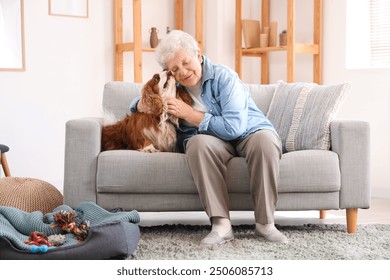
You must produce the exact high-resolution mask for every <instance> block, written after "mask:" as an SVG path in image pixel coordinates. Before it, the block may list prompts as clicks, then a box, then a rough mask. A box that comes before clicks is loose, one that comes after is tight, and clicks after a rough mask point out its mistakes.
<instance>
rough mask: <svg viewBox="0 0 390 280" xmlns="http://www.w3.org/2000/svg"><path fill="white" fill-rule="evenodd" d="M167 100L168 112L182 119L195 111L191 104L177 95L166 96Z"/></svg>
mask: <svg viewBox="0 0 390 280" xmlns="http://www.w3.org/2000/svg"><path fill="white" fill-rule="evenodd" d="M166 101H167V105H168V110H167V112H168V114H171V115H173V116H175V117H178V118H180V119H186V118H188V116H189V115H190V114H191V112H192V111H193V108H192V107H191V106H190V105H188V104H186V103H184V102H183V101H182V100H180V99H177V98H175V97H166Z"/></svg>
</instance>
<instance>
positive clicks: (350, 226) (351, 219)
mask: <svg viewBox="0 0 390 280" xmlns="http://www.w3.org/2000/svg"><path fill="white" fill-rule="evenodd" d="M357 216H358V209H357V208H348V209H347V231H348V233H355V232H356V225H357Z"/></svg>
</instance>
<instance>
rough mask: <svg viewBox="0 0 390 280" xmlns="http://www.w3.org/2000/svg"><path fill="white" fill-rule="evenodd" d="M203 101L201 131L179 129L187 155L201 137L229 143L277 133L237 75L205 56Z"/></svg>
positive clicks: (191, 128) (181, 127)
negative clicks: (193, 138) (189, 145)
mask: <svg viewBox="0 0 390 280" xmlns="http://www.w3.org/2000/svg"><path fill="white" fill-rule="evenodd" d="M201 98H202V101H203V103H204V106H205V107H206V108H207V112H205V116H204V118H203V120H202V122H201V123H200V125H199V127H188V126H185V125H184V124H183V123H182V122H181V123H180V127H179V128H178V129H177V132H178V144H179V146H180V147H179V150H180V151H184V147H185V144H186V142H187V140H188V139H189V138H190V137H191V136H194V135H196V134H198V133H201V134H209V135H213V136H216V137H218V138H221V139H223V140H226V141H233V140H240V139H242V138H245V137H246V136H247V135H249V134H251V133H253V132H255V131H257V130H260V129H269V130H272V131H274V132H275V133H276V131H275V128H274V127H273V125H272V124H271V122H270V121H269V120H268V119H267V118H266V117H265V115H264V113H263V112H262V111H260V109H259V108H258V107H257V106H256V104H255V102H254V101H253V99H252V97H251V96H250V93H249V92H248V90H247V88H246V87H245V85H244V84H243V83H242V81H241V80H240V79H239V77H238V75H237V73H236V72H234V71H233V70H231V69H230V68H228V67H226V66H224V65H221V64H213V63H212V62H211V61H210V60H209V59H208V58H207V57H205V56H203V72H202V94H201ZM138 100H139V99H138V98H137V99H135V100H133V102H132V103H131V105H130V111H131V112H135V111H136V108H137V103H138Z"/></svg>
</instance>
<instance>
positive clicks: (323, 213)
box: [320, 210, 326, 220]
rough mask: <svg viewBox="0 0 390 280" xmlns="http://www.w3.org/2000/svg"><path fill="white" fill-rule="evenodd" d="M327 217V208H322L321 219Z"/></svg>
mask: <svg viewBox="0 0 390 280" xmlns="http://www.w3.org/2000/svg"><path fill="white" fill-rule="evenodd" d="M325 217H326V210H320V219H321V220H323V219H325Z"/></svg>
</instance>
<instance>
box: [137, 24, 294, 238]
mask: <svg viewBox="0 0 390 280" xmlns="http://www.w3.org/2000/svg"><path fill="white" fill-rule="evenodd" d="M156 57H157V60H158V63H159V64H160V65H161V66H162V67H163V69H166V70H168V71H171V72H172V74H173V75H174V77H175V79H176V81H177V83H179V84H180V85H181V86H183V87H185V89H186V90H187V91H188V92H189V94H190V95H191V97H192V99H193V104H192V106H189V105H187V104H185V103H184V102H182V101H180V100H177V99H175V98H170V99H168V100H167V104H168V113H170V114H172V115H174V116H176V117H178V118H180V119H182V121H181V122H180V127H179V128H178V144H179V145H180V147H181V148H182V150H183V151H184V152H185V154H186V156H187V161H188V164H189V167H190V169H191V173H192V176H193V178H194V181H195V184H196V186H197V188H198V192H199V197H200V200H201V203H202V205H203V207H204V209H205V211H206V213H207V215H208V216H209V218H210V221H211V224H212V229H211V232H210V233H209V234H208V235H207V236H206V237H205V238H204V239H203V240H202V241H201V243H200V244H201V245H204V246H213V245H217V244H222V243H224V242H227V241H230V240H232V239H233V238H234V234H233V231H232V226H231V222H230V215H229V196H228V190H227V186H226V182H225V178H226V175H227V174H226V172H227V167H226V165H227V163H228V161H229V160H230V159H231V158H233V157H235V156H237V155H238V156H241V157H245V160H246V163H247V166H248V170H249V174H250V191H251V195H252V200H253V204H254V208H255V209H254V210H255V211H254V213H255V222H256V229H255V234H256V235H258V236H262V237H264V238H265V239H266V240H268V241H273V242H283V243H286V242H288V240H287V238H286V237H285V236H284V235H283V234H282V233H281V232H280V231H279V230H278V229H277V228H276V227H275V225H274V212H275V205H276V201H277V190H276V188H277V185H278V177H279V161H280V157H281V142H280V138H279V137H278V135H277V133H276V132H275V129H274V127H273V126H272V124H271V123H270V121H269V120H268V119H267V118H266V117H265V116H264V114H263V113H262V112H261V111H260V110H259V109H258V108H257V106H256V105H255V103H254V101H253V100H252V98H251V96H250V94H249V93H248V91H247V89H246V88H245V86H244V85H243V83H242V82H241V81H240V79H239V78H238V75H237V74H236V73H235V72H233V71H232V70H231V69H229V68H228V67H226V66H223V65H219V64H213V63H212V62H211V61H210V60H209V59H208V58H207V57H205V56H203V55H202V54H201V53H200V50H199V47H198V45H197V42H196V41H195V39H194V38H193V37H192V36H191V35H189V34H187V33H185V32H183V31H179V30H173V31H171V32H170V33H169V34H168V35H167V37H166V38H165V39H163V40H162V41H161V42H160V43H159V45H158V47H157V49H156ZM137 109H138V110H140V111H147V110H148V109H147V108H146V105H144V104H143V103H142V100H140V102H138V103H137V102H136V101H135V102H133V103H132V106H131V110H132V111H135V110H137Z"/></svg>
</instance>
